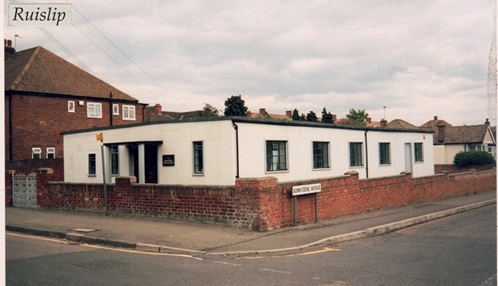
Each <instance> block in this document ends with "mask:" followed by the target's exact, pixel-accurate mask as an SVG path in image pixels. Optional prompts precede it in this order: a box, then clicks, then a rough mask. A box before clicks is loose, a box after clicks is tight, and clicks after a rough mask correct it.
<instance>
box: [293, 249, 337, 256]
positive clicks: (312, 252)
mask: <svg viewBox="0 0 498 286" xmlns="http://www.w3.org/2000/svg"><path fill="white" fill-rule="evenodd" d="M330 251H341V250H340V249H338V248H329V247H324V248H323V249H320V250H315V251H308V252H303V253H297V254H289V255H287V257H290V256H301V255H312V254H319V253H325V252H330Z"/></svg>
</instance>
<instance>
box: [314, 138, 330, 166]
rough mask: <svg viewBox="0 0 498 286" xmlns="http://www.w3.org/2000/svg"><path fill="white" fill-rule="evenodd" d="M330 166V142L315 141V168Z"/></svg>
mask: <svg viewBox="0 0 498 286" xmlns="http://www.w3.org/2000/svg"><path fill="white" fill-rule="evenodd" d="M323 168H330V165H329V142H313V169H323Z"/></svg>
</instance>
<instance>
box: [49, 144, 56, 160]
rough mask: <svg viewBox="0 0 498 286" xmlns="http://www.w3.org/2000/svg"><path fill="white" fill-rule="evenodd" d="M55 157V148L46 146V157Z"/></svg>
mask: <svg viewBox="0 0 498 286" xmlns="http://www.w3.org/2000/svg"><path fill="white" fill-rule="evenodd" d="M54 158H55V148H53V147H49V148H47V159H54Z"/></svg>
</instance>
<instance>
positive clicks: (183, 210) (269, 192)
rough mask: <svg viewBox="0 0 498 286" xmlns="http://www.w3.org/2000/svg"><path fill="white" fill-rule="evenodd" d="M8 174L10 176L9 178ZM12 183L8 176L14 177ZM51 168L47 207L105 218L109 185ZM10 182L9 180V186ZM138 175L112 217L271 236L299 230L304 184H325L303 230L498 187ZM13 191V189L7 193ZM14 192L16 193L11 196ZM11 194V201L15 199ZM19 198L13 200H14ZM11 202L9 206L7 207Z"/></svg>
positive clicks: (44, 181)
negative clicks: (148, 180) (169, 179)
mask: <svg viewBox="0 0 498 286" xmlns="http://www.w3.org/2000/svg"><path fill="white" fill-rule="evenodd" d="M6 175H7V174H6ZM7 177H8V175H7ZM52 177H53V174H50V169H48V170H47V169H40V170H39V171H38V174H37V184H38V204H39V206H40V207H41V208H49V209H58V210H69V211H86V212H99V213H103V212H104V196H103V186H102V184H75V183H65V182H49V181H50V179H51V178H52ZM7 181H8V180H7ZM135 182H136V178H135V177H119V178H116V183H115V184H109V185H107V193H108V203H109V211H110V213H111V214H132V215H138V216H150V217H159V218H170V219H179V220H188V221H201V222H207V223H221V224H226V225H229V226H235V227H241V228H250V229H253V230H256V231H268V230H272V229H277V228H281V227H285V226H291V225H293V224H294V211H295V209H294V197H293V196H292V187H293V186H296V185H307V184H315V183H320V184H321V192H319V193H317V194H316V196H315V195H314V194H310V195H302V196H297V197H296V210H297V212H296V222H297V224H306V223H313V222H314V221H315V197H316V199H317V201H316V204H317V211H318V220H319V221H322V220H326V219H330V218H335V217H340V216H346V215H352V214H357V213H363V212H368V211H376V210H378V209H382V208H395V207H401V206H408V205H413V204H417V203H421V202H428V201H436V200H441V199H444V198H450V197H457V196H463V195H469V194H473V193H478V192H486V191H493V190H495V189H496V169H492V170H488V171H482V172H476V171H475V170H471V171H468V172H464V173H458V174H446V173H442V174H437V175H434V176H427V177H418V178H412V176H411V174H409V173H408V174H400V175H397V176H392V177H383V178H374V179H359V177H358V173H356V172H348V173H346V174H345V175H344V176H340V177H333V178H324V179H317V180H305V181H295V182H288V183H282V184H279V183H278V180H277V179H276V178H274V177H264V178H243V179H237V180H236V181H235V186H227V187H224V186H175V185H156V184H136V183H135ZM7 193H8V189H7ZM10 193H11V191H10ZM8 196H9V195H8V194H6V198H8ZM10 197H11V194H10ZM6 204H7V205H9V204H8V201H6Z"/></svg>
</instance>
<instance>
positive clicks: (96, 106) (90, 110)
mask: <svg viewBox="0 0 498 286" xmlns="http://www.w3.org/2000/svg"><path fill="white" fill-rule="evenodd" d="M86 114H87V117H89V118H102V104H101V103H94V102H89V103H87V105H86Z"/></svg>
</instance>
